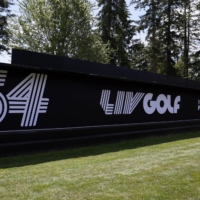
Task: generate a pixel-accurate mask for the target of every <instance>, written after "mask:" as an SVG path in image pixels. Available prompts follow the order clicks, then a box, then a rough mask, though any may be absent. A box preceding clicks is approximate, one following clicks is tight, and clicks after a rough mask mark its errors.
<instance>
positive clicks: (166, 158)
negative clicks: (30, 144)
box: [0, 132, 200, 200]
mask: <svg viewBox="0 0 200 200" xmlns="http://www.w3.org/2000/svg"><path fill="white" fill-rule="evenodd" d="M4 199H7V200H12V199H13V200H20V199H37V200H39V199H41V200H43V199H46V200H49V199H53V200H58V199H69V200H71V199H72V200H73V199H74V200H78V199H91V200H95V199H113V200H117V199H133V200H137V199H138V200H143V199H148V200H149V199H156V200H157V199H160V200H164V199H170V200H175V199H180V200H187V199H188V200H192V199H194V200H196V199H200V132H199V133H187V134H181V135H180V134H179V135H170V136H164V137H152V138H146V139H138V140H133V141H128V142H121V143H117V144H107V145H99V146H94V147H87V148H79V149H71V150H69V149H68V150H63V151H54V152H49V153H41V154H34V155H24V156H16V157H7V158H0V200H4Z"/></svg>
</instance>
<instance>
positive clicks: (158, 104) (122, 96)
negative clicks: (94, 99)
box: [100, 90, 181, 115]
mask: <svg viewBox="0 0 200 200" xmlns="http://www.w3.org/2000/svg"><path fill="white" fill-rule="evenodd" d="M110 94H111V91H110V90H102V93H101V99H100V105H101V107H102V108H103V110H104V112H105V114H106V115H113V114H114V115H121V114H128V115H130V114H132V112H133V111H134V109H135V108H136V107H137V105H138V104H139V103H140V101H141V100H142V99H143V109H144V111H145V112H146V113H147V114H149V115H150V114H153V113H154V112H155V111H157V112H158V113H159V114H165V113H166V112H167V111H168V112H169V113H171V114H176V113H177V112H178V110H179V109H180V105H179V103H180V101H181V97H180V96H177V97H176V98H175V99H174V102H172V99H171V95H167V96H166V95H164V94H160V95H158V96H157V98H156V100H152V99H153V94H152V93H147V94H145V93H139V92H137V93H135V95H134V94H133V92H124V91H118V92H117V97H116V102H115V104H111V103H109V101H110ZM172 105H173V106H172Z"/></svg>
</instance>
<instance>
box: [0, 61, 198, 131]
mask: <svg viewBox="0 0 200 200" xmlns="http://www.w3.org/2000/svg"><path fill="white" fill-rule="evenodd" d="M0 70H1V71H0V76H1V78H0V79H1V81H0V83H1V86H0V130H1V132H4V133H5V131H16V130H19V131H23V130H36V131H42V130H49V129H51V130H60V129H65V128H72V127H87V126H104V125H115V124H118V125H120V124H121V125H122V124H134V123H147V122H162V121H176V120H189V119H200V111H199V107H200V102H199V99H200V94H199V91H197V90H189V89H184V88H177V87H170V86H163V85H158V84H157V85H152V84H147V83H139V82H127V81H123V80H115V79H107V78H101V77H95V76H83V75H78V74H74V73H73V74H72V73H61V72H55V71H50V70H49V71H47V70H46V71H41V70H36V69H31V68H30V69H29V68H24V69H22V68H16V67H15V68H14V67H8V66H7V67H4V65H2V66H1V67H0Z"/></svg>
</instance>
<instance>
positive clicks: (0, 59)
mask: <svg viewBox="0 0 200 200" xmlns="http://www.w3.org/2000/svg"><path fill="white" fill-rule="evenodd" d="M14 2H16V0H14ZM91 2H96V1H95V0H91ZM126 2H127V5H128V6H129V11H130V13H131V19H134V20H136V19H138V18H139V15H141V14H143V13H144V11H136V10H135V9H134V6H133V5H131V6H130V2H131V0H126ZM12 10H13V11H15V12H18V6H17V5H15V6H13V7H12ZM97 12H98V11H96V12H95V14H96V13H97ZM136 38H140V39H141V40H142V41H144V40H145V34H144V33H141V34H140V35H137V36H136ZM0 62H2V63H10V62H11V58H10V56H8V55H6V54H1V55H0Z"/></svg>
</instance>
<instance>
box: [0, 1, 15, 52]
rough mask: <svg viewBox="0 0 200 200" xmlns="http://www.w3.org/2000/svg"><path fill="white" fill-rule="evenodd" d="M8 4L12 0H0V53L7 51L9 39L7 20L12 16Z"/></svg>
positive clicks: (10, 3)
mask: <svg viewBox="0 0 200 200" xmlns="http://www.w3.org/2000/svg"><path fill="white" fill-rule="evenodd" d="M10 5H12V2H9V1H8V0H0V54H1V53H2V52H3V51H6V52H8V50H9V48H8V46H7V44H8V41H9V33H8V29H7V26H8V23H7V20H8V18H9V17H11V16H14V15H12V14H11V12H10V9H9V7H10Z"/></svg>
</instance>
